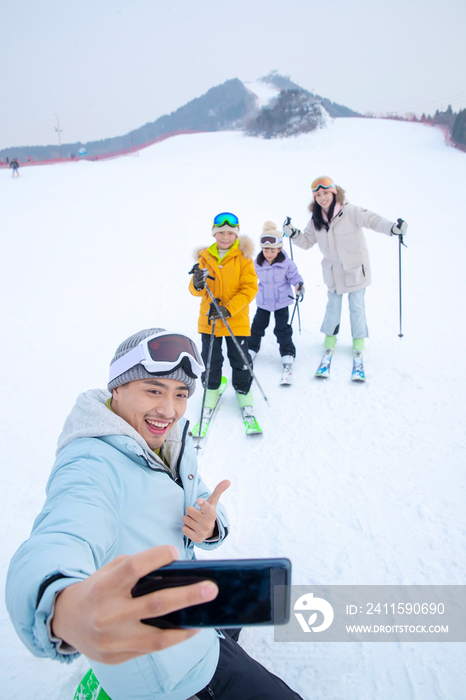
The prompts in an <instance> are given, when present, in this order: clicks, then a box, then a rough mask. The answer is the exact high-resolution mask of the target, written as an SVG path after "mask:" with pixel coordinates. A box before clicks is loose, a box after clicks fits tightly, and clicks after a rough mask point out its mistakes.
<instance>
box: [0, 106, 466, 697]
mask: <svg viewBox="0 0 466 700" xmlns="http://www.w3.org/2000/svg"><path fill="white" fill-rule="evenodd" d="M465 172H466V156H465V154H464V153H461V152H458V151H455V150H454V149H452V148H449V147H446V146H445V144H444V140H443V136H442V134H441V132H440V131H438V130H436V129H433V128H429V127H426V126H421V125H417V124H410V123H398V122H392V121H377V120H365V119H339V120H336V121H335V122H333V123H331V124H330V125H329V126H328V128H326V129H322V130H318V131H316V132H314V133H310V134H307V135H304V136H300V137H299V138H290V139H287V140H272V141H270V140H269V141H265V140H261V139H252V138H247V137H245V136H243V135H242V134H241V133H211V134H198V135H189V136H179V137H177V138H172V139H169V140H167V141H164V142H162V143H160V144H158V145H156V146H153V147H151V148H147V149H145V150H143V151H141V152H140V153H139V154H137V156H136V157H126V158H120V159H118V160H111V161H102V162H80V163H67V164H63V165H54V166H43V167H30V168H22V169H21V170H20V177H19V178H18V179H17V180H12V179H11V173H10V172H9V171H5V170H2V171H0V179H1V187H0V191H1V200H2V201H1V212H2V219H3V226H2V229H3V235H2V249H1V257H0V259H1V266H2V269H1V275H0V285H1V292H2V299H3V303H2V311H1V330H2V343H1V350H0V352H1V362H2V364H1V366H2V368H3V376H2V397H3V399H2V409H1V410H2V421H1V428H2V431H1V439H2V462H3V464H2V500H3V503H2V508H1V512H0V518H1V524H2V539H1V545H0V547H1V550H0V551H1V574H2V577H4V576H5V573H6V568H7V566H8V562H9V559H10V557H11V556H12V554H13V553H14V552H15V550H16V549H17V548H18V546H19V545H20V543H21V542H22V541H23V540H24V539H26V538H27V537H28V535H29V532H30V530H31V526H32V523H33V520H34V518H35V516H36V515H37V513H38V512H39V510H40V508H41V506H42V503H43V500H44V487H45V483H46V480H47V477H48V474H49V471H50V468H51V466H52V463H53V460H54V451H55V446H56V441H57V438H58V435H59V433H60V431H61V428H62V425H63V422H64V420H65V418H66V416H67V414H68V412H69V411H70V409H71V407H72V405H73V404H74V401H75V399H76V397H77V395H78V394H79V393H81V392H82V391H84V390H87V389H89V388H94V387H104V386H105V385H106V383H107V371H108V365H109V362H110V359H111V358H112V357H113V353H114V350H115V348H116V347H117V345H118V344H119V343H120V342H121V341H122V340H123V339H124V338H126V337H127V336H129V335H130V334H132V333H134V332H135V331H138V330H140V329H142V328H148V327H151V326H158V327H165V328H170V329H179V330H181V331H184V332H188V333H190V334H192V335H193V336H196V334H197V317H198V311H199V301H198V300H197V299H196V298H194V297H192V296H190V294H189V292H188V281H189V276H188V271H189V269H190V267H191V265H192V263H193V258H192V250H193V249H194V248H195V247H196V246H199V245H209V244H211V243H212V241H213V239H212V236H211V222H212V219H213V217H214V215H215V214H217V213H218V212H220V211H233V212H235V213H237V214H238V216H239V219H240V222H241V230H242V233H244V234H246V235H249V236H250V237H251V238H253V239H254V241H255V243H256V251H257V240H258V237H259V235H260V233H261V230H262V224H263V222H264V221H266V220H268V219H270V220H272V221H275V222H276V223H277V225H278V226H281V224H282V222H283V220H284V218H285V217H286V216H291V217H292V223H293V224H294V225H295V226H297V227H299V228H303V227H304V226H305V224H306V222H307V220H308V218H309V213H308V211H307V205H308V203H309V200H310V183H311V181H312V180H313V179H314V178H315V177H318V176H320V175H324V174H328V175H330V176H331V177H333V178H334V180H335V181H336V182H337V184H340V185H341V186H342V187H344V188H345V190H346V192H347V197H348V199H349V201H351V202H352V203H354V204H358V205H361V206H364V207H366V208H368V209H370V210H372V211H375V212H377V213H379V214H381V215H382V216H385V217H386V218H388V219H390V220H392V221H394V220H396V219H397V218H398V217H402V218H404V219H406V220H407V221H408V223H409V229H408V235H407V236H406V243H407V245H408V246H409V247H408V248H403V249H402V270H403V277H402V279H403V287H402V293H403V333H404V337H403V338H401V339H400V338H399V337H398V333H399V330H400V329H399V282H398V280H399V278H398V243H397V241H398V239H397V238H395V237H392V238H390V237H387V236H384V235H381V234H378V233H375V232H372V231H368V232H367V240H368V245H369V249H370V253H371V260H372V267H373V283H372V285H371V287H369V289H368V290H367V294H366V302H367V317H368V324H369V330H370V338H369V339H368V340H367V341H366V353H365V368H366V375H367V382H366V383H365V384H355V383H353V382H351V381H350V375H351V364H352V349H351V337H350V329H349V318H348V311H347V303H346V300H345V301H344V310H343V316H342V327H341V332H340V335H339V340H338V343H337V347H336V350H335V355H334V358H333V362H332V370H331V378H330V379H328V380H316V379H315V378H314V372H315V370H316V368H317V366H318V364H319V360H320V357H321V354H322V340H323V336H322V334H321V333H320V332H319V329H320V324H321V321H322V318H323V313H324V308H325V303H326V288H325V286H324V284H323V282H322V274H321V266H320V260H321V255H320V253H319V251H318V250H317V249H316V248H314V249H312V250H310V251H302V250H300V249H297V248H295V249H294V258H295V261H296V263H297V265H298V268H299V270H300V272H301V274H302V275H303V277H304V279H305V285H306V296H305V299H304V301H303V303H302V304H301V308H300V310H301V324H302V333H301V335H300V334H299V332H298V324H297V319H295V322H294V339H295V342H296V346H297V360H296V363H295V367H294V377H295V381H294V384H293V386H292V387H280V386H279V380H280V376H281V362H280V358H279V353H278V348H277V344H276V342H275V337H274V336H273V333H272V330H271V328H269V330H268V332H267V335H266V337H265V339H264V342H263V346H262V349H261V351H260V353H259V355H258V356H257V359H256V361H255V371H256V373H257V377H258V379H259V382H260V383H261V385H262V387H263V388H264V390H265V392H266V394H267V397H268V403H265V402H264V400H263V399H262V397H261V395H260V392H259V390H258V388H257V387H256V388H255V389H254V395H255V406H256V413H257V417H258V419H259V422H260V423H261V425H262V428H263V430H264V436H263V437H262V438H257V437H252V438H248V437H246V435H245V434H244V427H243V424H242V420H241V416H240V412H239V409H238V406H237V403H236V398H235V396H234V394H233V391H232V389H231V387H229V388H228V389H227V391H226V393H225V396H224V398H223V399H222V403H223V405H222V407H221V409H219V412H218V414H217V416H216V418H215V421H214V422H213V424H212V426H211V431H210V434H209V437H208V440H207V442H206V444H205V446H204V447H203V449H202V450H201V452H200V457H199V459H200V463H201V471H202V474H203V476H204V479H205V480H206V482H207V483H208V484H210V485H211V487H212V488H213V487H214V486H215V485H216V484H217V483H218V482H219V481H221V480H222V479H225V478H228V479H230V480H231V482H232V486H231V488H230V489H229V490H228V491H227V492H226V493H225V494H224V496H223V497H222V500H223V502H224V503H225V504H226V506H227V508H228V511H229V514H230V517H231V521H232V531H231V534H230V536H229V537H228V539H227V541H226V542H225V544H224V545H223V547H222V548H221V549H220V550H218V551H217V552H216V554H215V556H216V557H219V556H221V557H224V558H227V557H264V556H286V557H289V558H290V559H291V561H292V564H293V582H294V583H296V584H464V583H465V568H464V567H465V560H466V556H465V555H466V552H465V541H466V538H465V530H466V528H465V515H464V513H465V506H464V504H465V501H466V498H465V496H466V494H465V462H466V460H465V457H466V454H465V437H464V415H465V413H464V397H465V395H466V381H465V371H464V366H465V358H464V354H465V353H464V347H465V340H466V330H465V324H464V308H465V284H464V260H465V254H466V239H465V235H464V223H463V221H462V211H461V207H460V203H461V202H462V200H463V196H464V186H465ZM286 248H287V249H288V242H287V243H286ZM253 312H254V305H252V307H251V316H252V314H253ZM226 370H227V371H226V374H227V376H228V377H230V372H229V368H228V365H226ZM200 401H201V392H200V391H199V390H198V391H197V393H196V394H195V396H194V397H193V398H192V399H191V400H190V402H189V408H188V417H189V418H190V419H192V420H196V419H197V416H198V413H199V406H200ZM203 556H206V555H205V554H204V555H203ZM0 616H1V617H0V619H1V638H0V639H1V649H2V664H1V667H2V670H1V672H0V673H1V676H0V678H1V680H0V697H1V698H3V699H5V700H24V699H25V698H34V699H35V700H66V698H68V699H70V700H71V698H72V697H73V693H74V689H75V688H76V686H77V684H78V682H79V680H80V678H81V677H82V675H83V674H84V672H85V671H86V669H87V668H88V663H87V661H86V660H85V659H80V660H78V661H76V662H75V663H73V664H71V665H63V664H59V663H57V662H53V661H49V660H44V659H36V658H35V657H32V656H30V655H29V653H28V652H27V651H26V649H25V648H24V647H23V646H22V644H21V642H20V641H19V639H17V637H16V635H15V633H14V631H13V628H12V626H11V624H10V622H9V619H8V616H7V614H6V611H5V608H4V606H3V603H2V607H1V610H0ZM242 644H243V645H244V647H245V648H246V649H247V651H248V652H249V653H250V654H252V655H253V656H254V657H256V658H257V659H258V660H260V661H261V662H262V663H263V664H265V665H266V666H267V667H268V668H270V669H272V670H273V671H274V672H275V673H277V674H278V675H280V676H282V677H283V678H284V679H285V680H286V681H287V682H288V683H289V684H290V685H291V686H292V687H294V688H295V689H296V690H297V691H298V692H299V693H300V694H301V695H302V696H303V698H305V700H311V699H312V700H394V699H395V698H396V699H397V700H434V699H438V700H440V699H442V700H459V699H460V698H464V692H465V691H464V689H465V687H466V665H465V664H464V645H461V644H442V643H426V644H424V643H417V644H416V643H383V644H376V643H363V644H360V643H339V644H335V643H333V644H332V643H318V642H315V643H314V644H306V643H303V644H299V643H292V644H291V643H290V644H278V643H275V642H274V641H273V629H272V628H264V629H259V628H257V629H252V630H251V629H249V630H246V631H244V633H243V637H242ZM238 700H240V699H238Z"/></svg>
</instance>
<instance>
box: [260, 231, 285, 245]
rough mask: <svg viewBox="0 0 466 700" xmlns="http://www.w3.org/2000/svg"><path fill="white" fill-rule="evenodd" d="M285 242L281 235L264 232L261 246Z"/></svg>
mask: <svg viewBox="0 0 466 700" xmlns="http://www.w3.org/2000/svg"><path fill="white" fill-rule="evenodd" d="M282 244H283V238H280V237H279V236H271V235H270V234H268V233H267V234H264V235H263V236H261V237H260V246H261V248H266V247H267V246H268V245H282Z"/></svg>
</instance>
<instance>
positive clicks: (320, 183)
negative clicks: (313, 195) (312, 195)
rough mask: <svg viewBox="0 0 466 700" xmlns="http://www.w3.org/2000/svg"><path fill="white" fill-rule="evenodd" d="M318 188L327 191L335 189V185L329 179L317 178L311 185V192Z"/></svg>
mask: <svg viewBox="0 0 466 700" xmlns="http://www.w3.org/2000/svg"><path fill="white" fill-rule="evenodd" d="M319 187H322V189H324V190H329V189H330V188H332V187H333V189H336V187H335V183H334V182H333V180H331V179H330V178H329V177H318V178H317V180H314V182H313V183H312V185H311V188H312V191H313V192H317V190H318V189H319Z"/></svg>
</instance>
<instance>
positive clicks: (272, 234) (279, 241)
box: [260, 221, 283, 248]
mask: <svg viewBox="0 0 466 700" xmlns="http://www.w3.org/2000/svg"><path fill="white" fill-rule="evenodd" d="M268 238H269V240H267V239H268ZM274 238H275V241H274V240H273V239H274ZM260 247H261V248H283V238H282V234H281V233H280V231H277V227H276V225H275V224H274V223H273V221H266V222H265V224H264V226H263V227H262V235H261V237H260Z"/></svg>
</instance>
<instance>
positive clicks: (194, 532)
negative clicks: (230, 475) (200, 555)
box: [181, 479, 231, 544]
mask: <svg viewBox="0 0 466 700" xmlns="http://www.w3.org/2000/svg"><path fill="white" fill-rule="evenodd" d="M230 485H231V483H230V482H229V481H228V480H227V479H225V480H224V481H221V482H220V483H219V484H218V485H217V486H216V487H215V489H214V490H213V491H212V493H211V494H210V496H209V497H208V498H206V499H204V498H198V499H197V501H196V503H197V505H198V506H199V508H195V507H194V506H188V507H187V508H186V514H185V515H184V517H183V523H184V525H183V527H182V528H181V532H182V533H183V535H185V536H186V537H189V539H190V540H192V541H193V542H196V544H200V543H201V542H204V540H208V539H209V538H210V537H212V535H213V534H214V532H215V525H216V521H217V503H218V502H219V500H220V496H221V495H222V493H223V492H224V491H226V490H227V488H229V486H230Z"/></svg>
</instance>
